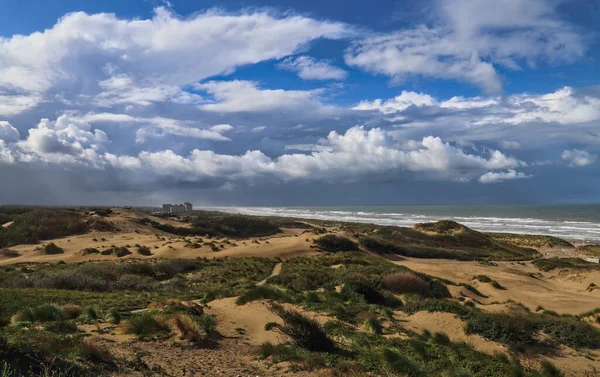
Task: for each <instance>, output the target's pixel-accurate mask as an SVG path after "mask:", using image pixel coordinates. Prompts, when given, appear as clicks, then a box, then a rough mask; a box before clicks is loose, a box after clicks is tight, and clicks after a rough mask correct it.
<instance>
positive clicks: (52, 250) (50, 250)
mask: <svg viewBox="0 0 600 377" xmlns="http://www.w3.org/2000/svg"><path fill="white" fill-rule="evenodd" d="M42 252H43V253H44V254H46V255H54V254H62V253H64V252H65V251H64V250H63V248H61V247H58V246H56V244H55V243H54V242H50V243H49V244H47V245H44V247H43V248H42Z"/></svg>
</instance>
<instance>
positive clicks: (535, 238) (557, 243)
mask: <svg viewBox="0 0 600 377" xmlns="http://www.w3.org/2000/svg"><path fill="white" fill-rule="evenodd" d="M485 234H487V235H488V236H490V237H492V239H494V240H496V241H500V242H504V243H507V244H511V245H515V246H522V247H532V248H541V247H568V248H571V247H573V244H571V243H570V242H569V241H566V240H563V239H562V238H558V237H553V236H545V235H538V234H514V233H485Z"/></svg>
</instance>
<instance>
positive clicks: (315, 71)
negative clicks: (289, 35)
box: [277, 55, 348, 80]
mask: <svg viewBox="0 0 600 377" xmlns="http://www.w3.org/2000/svg"><path fill="white" fill-rule="evenodd" d="M277 67H279V68H280V69H284V70H287V71H292V72H296V73H297V74H298V76H299V77H300V78H301V79H303V80H344V79H345V78H346V77H347V76H348V72H346V71H345V70H343V69H341V68H338V67H334V66H332V65H331V64H330V63H329V62H327V61H318V60H316V59H315V58H313V57H310V56H306V55H302V56H296V57H290V58H287V59H285V60H283V61H282V62H281V63H279V64H278V65H277Z"/></svg>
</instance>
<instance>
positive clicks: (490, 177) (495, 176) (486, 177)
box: [479, 169, 531, 183]
mask: <svg viewBox="0 0 600 377" xmlns="http://www.w3.org/2000/svg"><path fill="white" fill-rule="evenodd" d="M525 178H531V176H530V175H526V174H525V173H522V172H517V171H515V170H513V169H508V170H507V171H506V172H487V173H485V174H483V175H482V176H481V177H479V182H481V183H496V182H501V181H506V180H514V179H525Z"/></svg>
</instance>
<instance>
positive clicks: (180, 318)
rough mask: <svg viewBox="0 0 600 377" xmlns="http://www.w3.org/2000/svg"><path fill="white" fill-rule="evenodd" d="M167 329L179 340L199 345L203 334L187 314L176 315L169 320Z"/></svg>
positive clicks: (203, 337) (203, 336)
mask: <svg viewBox="0 0 600 377" xmlns="http://www.w3.org/2000/svg"><path fill="white" fill-rule="evenodd" d="M168 323H169V328H170V329H171V332H173V333H174V334H175V335H176V336H177V337H178V338H179V339H181V340H188V341H190V342H195V343H200V342H202V341H203V340H204V339H205V334H204V333H203V331H202V330H201V329H200V326H198V324H197V323H196V321H194V319H193V318H192V317H191V316H189V315H187V314H177V315H174V316H173V317H171V318H170V319H169V322H168Z"/></svg>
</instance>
